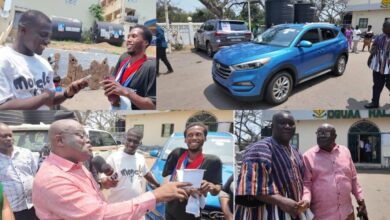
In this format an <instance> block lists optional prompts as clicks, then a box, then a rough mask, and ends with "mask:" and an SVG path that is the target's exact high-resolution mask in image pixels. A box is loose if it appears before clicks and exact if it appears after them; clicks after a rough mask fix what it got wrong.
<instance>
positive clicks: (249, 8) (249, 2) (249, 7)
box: [248, 0, 252, 32]
mask: <svg viewBox="0 0 390 220" xmlns="http://www.w3.org/2000/svg"><path fill="white" fill-rule="evenodd" d="M248 20H249V22H248V24H249V31H250V32H252V27H251V0H248Z"/></svg>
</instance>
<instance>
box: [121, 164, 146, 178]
mask: <svg viewBox="0 0 390 220" xmlns="http://www.w3.org/2000/svg"><path fill="white" fill-rule="evenodd" d="M121 174H122V176H128V177H130V179H131V182H133V177H134V176H138V177H142V172H141V166H140V167H138V170H134V169H122V170H121Z"/></svg>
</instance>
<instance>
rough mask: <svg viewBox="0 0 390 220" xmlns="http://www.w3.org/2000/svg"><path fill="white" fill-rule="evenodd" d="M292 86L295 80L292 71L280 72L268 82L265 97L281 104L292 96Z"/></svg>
mask: <svg viewBox="0 0 390 220" xmlns="http://www.w3.org/2000/svg"><path fill="white" fill-rule="evenodd" d="M292 87H293V81H292V77H291V75H290V73H288V72H286V71H282V72H279V73H277V74H276V75H275V76H274V77H273V78H272V79H271V81H270V83H269V84H268V86H267V92H266V96H265V99H266V101H267V102H268V103H270V104H273V105H278V104H281V103H283V102H285V101H286V100H287V99H288V97H289V96H290V93H291V90H292Z"/></svg>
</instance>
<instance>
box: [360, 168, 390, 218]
mask: <svg viewBox="0 0 390 220" xmlns="http://www.w3.org/2000/svg"><path fill="white" fill-rule="evenodd" d="M358 180H359V182H360V185H361V186H362V188H363V193H364V199H365V201H366V206H367V211H368V216H369V219H372V220H389V219H390V208H389V207H390V187H389V186H390V170H386V171H383V170H379V171H377V170H358ZM353 200H355V199H353ZM356 206H357V204H356V202H355V201H354V207H356Z"/></svg>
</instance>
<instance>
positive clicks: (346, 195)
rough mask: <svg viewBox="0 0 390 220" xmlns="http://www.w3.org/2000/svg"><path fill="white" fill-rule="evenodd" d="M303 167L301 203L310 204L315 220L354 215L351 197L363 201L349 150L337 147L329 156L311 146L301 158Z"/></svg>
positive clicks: (344, 217) (339, 219)
mask: <svg viewBox="0 0 390 220" xmlns="http://www.w3.org/2000/svg"><path fill="white" fill-rule="evenodd" d="M303 160H304V164H305V175H304V193H303V198H302V200H307V201H310V208H311V210H312V212H313V214H314V219H321V220H344V219H346V218H347V216H348V215H349V214H351V213H352V212H353V206H352V201H351V193H352V194H353V195H354V196H355V197H356V199H357V200H360V199H362V198H363V193H362V188H361V187H360V185H359V183H358V181H357V174H356V169H355V166H354V164H353V162H352V159H351V154H350V152H349V150H348V148H346V147H344V146H341V145H336V146H335V147H334V148H333V150H332V151H331V152H327V151H324V150H321V149H320V148H319V147H318V146H314V147H313V148H311V149H309V150H308V151H307V152H305V153H304V154H303Z"/></svg>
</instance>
